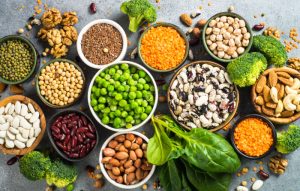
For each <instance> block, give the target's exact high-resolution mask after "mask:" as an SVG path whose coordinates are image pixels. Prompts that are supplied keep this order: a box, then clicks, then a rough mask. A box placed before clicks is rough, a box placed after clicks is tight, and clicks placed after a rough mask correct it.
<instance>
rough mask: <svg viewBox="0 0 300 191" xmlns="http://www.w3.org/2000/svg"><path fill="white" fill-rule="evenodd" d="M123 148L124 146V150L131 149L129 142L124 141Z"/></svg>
mask: <svg viewBox="0 0 300 191" xmlns="http://www.w3.org/2000/svg"><path fill="white" fill-rule="evenodd" d="M124 146H125V147H126V148H130V147H131V141H129V140H125V141H124Z"/></svg>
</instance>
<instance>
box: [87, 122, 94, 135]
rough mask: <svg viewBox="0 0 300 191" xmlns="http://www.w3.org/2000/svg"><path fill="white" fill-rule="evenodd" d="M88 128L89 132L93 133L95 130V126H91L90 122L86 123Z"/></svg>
mask: <svg viewBox="0 0 300 191" xmlns="http://www.w3.org/2000/svg"><path fill="white" fill-rule="evenodd" d="M88 128H89V130H90V132H91V133H95V132H96V129H95V127H93V126H92V125H91V124H90V123H89V124H88Z"/></svg>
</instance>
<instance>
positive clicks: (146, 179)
mask: <svg viewBox="0 0 300 191" xmlns="http://www.w3.org/2000/svg"><path fill="white" fill-rule="evenodd" d="M127 133H132V134H134V135H137V136H139V137H141V138H142V139H144V140H145V141H146V142H147V143H148V142H149V139H148V138H147V137H146V136H145V135H143V134H142V133H139V132H136V131H131V132H126V133H124V132H119V133H115V134H113V135H111V136H110V137H109V138H108V139H107V140H106V141H105V142H104V143H103V145H102V147H101V150H100V155H99V164H100V169H101V172H102V173H103V175H104V177H105V178H106V179H107V180H108V181H109V182H110V183H111V184H113V185H114V186H116V187H119V188H122V189H134V188H138V187H140V186H142V185H144V184H145V183H146V182H148V180H149V179H150V178H151V177H152V175H153V173H154V171H155V165H152V169H151V170H150V172H149V174H148V176H147V177H146V178H144V179H143V180H142V181H140V182H138V183H136V184H133V185H125V184H120V183H117V182H116V181H114V180H113V179H111V178H110V177H109V175H108V174H107V172H106V169H105V167H104V165H103V164H102V162H101V161H102V158H103V152H102V151H103V149H105V148H106V146H107V144H108V143H109V141H111V140H112V139H113V138H115V137H116V136H118V135H123V134H127Z"/></svg>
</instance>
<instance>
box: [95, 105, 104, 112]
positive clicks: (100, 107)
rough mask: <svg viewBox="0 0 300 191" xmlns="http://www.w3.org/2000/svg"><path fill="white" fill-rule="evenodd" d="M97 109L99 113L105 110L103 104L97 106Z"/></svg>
mask: <svg viewBox="0 0 300 191" xmlns="http://www.w3.org/2000/svg"><path fill="white" fill-rule="evenodd" d="M97 108H98V110H99V111H101V110H102V109H104V108H105V105H104V104H98V106H97Z"/></svg>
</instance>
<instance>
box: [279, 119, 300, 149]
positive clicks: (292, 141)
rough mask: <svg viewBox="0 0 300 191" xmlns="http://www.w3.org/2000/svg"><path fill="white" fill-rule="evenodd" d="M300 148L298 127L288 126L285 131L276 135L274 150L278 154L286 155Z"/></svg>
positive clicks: (299, 128) (299, 129) (299, 130)
mask: <svg viewBox="0 0 300 191" xmlns="http://www.w3.org/2000/svg"><path fill="white" fill-rule="evenodd" d="M299 147H300V127H299V126H297V125H294V124H293V125H290V126H289V127H288V129H287V130H286V131H281V132H278V133H277V144H276V149H277V151H278V152H280V153H283V154H288V153H290V152H293V151H295V150H296V149H297V148H299Z"/></svg>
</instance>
